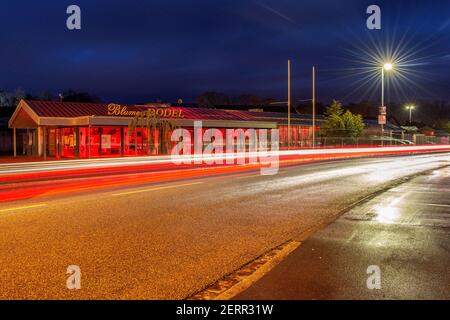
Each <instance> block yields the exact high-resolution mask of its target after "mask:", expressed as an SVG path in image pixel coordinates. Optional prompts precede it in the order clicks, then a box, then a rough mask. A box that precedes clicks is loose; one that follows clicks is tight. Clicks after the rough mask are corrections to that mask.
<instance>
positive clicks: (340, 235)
mask: <svg viewBox="0 0 450 320" xmlns="http://www.w3.org/2000/svg"><path fill="white" fill-rule="evenodd" d="M449 228H450V167H446V168H443V169H440V170H435V171H432V172H428V173H427V174H425V175H421V176H418V177H416V178H414V179H412V180H411V181H409V182H406V183H404V184H401V185H399V186H397V187H394V188H392V189H390V190H387V191H386V192H384V193H382V194H380V195H378V196H376V197H375V198H373V199H371V200H370V201H368V202H366V203H364V204H361V205H359V206H357V207H355V208H353V209H351V210H349V211H348V212H347V213H345V214H344V215H342V217H341V218H339V219H338V220H337V221H335V222H334V223H332V224H330V225H329V226H327V227H326V228H324V229H323V230H320V231H318V232H317V233H315V234H314V235H313V236H312V237H310V238H308V239H307V240H306V241H305V242H304V243H302V244H301V245H300V247H298V248H297V249H296V250H295V251H294V252H292V253H291V255H290V256H288V257H287V258H286V259H285V260H284V261H282V262H281V263H280V264H279V265H278V266H276V267H275V268H274V269H273V270H272V271H271V272H269V273H268V274H266V275H265V276H264V277H263V278H262V279H261V280H260V281H259V282H256V283H255V284H254V285H253V286H252V287H250V288H249V289H248V290H246V291H244V292H242V293H241V294H239V295H237V296H236V297H234V298H235V299H252V300H253V299H444V300H449V299H450V270H449V266H450V229H449ZM370 266H377V267H378V268H379V286H378V287H374V286H372V284H374V283H376V282H372V280H373V279H372V278H371V279H370V281H369V287H368V286H367V280H368V278H369V277H372V276H373V275H374V269H371V267H370ZM372 268H373V267H372ZM368 269H369V271H368ZM368 272H369V273H368Z"/></svg>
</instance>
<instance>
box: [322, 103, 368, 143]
mask: <svg viewBox="0 0 450 320" xmlns="http://www.w3.org/2000/svg"><path fill="white" fill-rule="evenodd" d="M320 129H321V133H322V134H323V135H325V136H328V137H354V138H355V137H359V136H361V134H362V131H363V129H364V121H363V118H362V116H361V115H360V114H353V113H351V112H350V111H349V110H347V111H345V112H344V109H343V108H342V104H341V103H340V102H339V101H337V100H333V102H332V103H331V105H330V106H329V107H328V108H327V110H326V111H325V121H324V123H323V124H322V127H321V128H320Z"/></svg>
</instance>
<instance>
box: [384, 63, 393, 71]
mask: <svg viewBox="0 0 450 320" xmlns="http://www.w3.org/2000/svg"><path fill="white" fill-rule="evenodd" d="M392 68H393V65H392V63H385V64H384V70H386V71H389V70H392Z"/></svg>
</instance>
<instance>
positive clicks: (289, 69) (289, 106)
mask: <svg viewBox="0 0 450 320" xmlns="http://www.w3.org/2000/svg"><path fill="white" fill-rule="evenodd" d="M287 104H288V149H290V147H291V60H288V103H287Z"/></svg>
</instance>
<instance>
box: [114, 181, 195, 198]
mask: <svg viewBox="0 0 450 320" xmlns="http://www.w3.org/2000/svg"><path fill="white" fill-rule="evenodd" d="M201 183H203V182H192V183H184V184H176V185H170V186H163V187H155V188H150V189H143V190H135V191H127V192H120V193H113V196H124V195H128V194H134V193H141V192H150V191H157V190H164V189H172V188H181V187H187V186H192V185H196V184H201Z"/></svg>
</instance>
